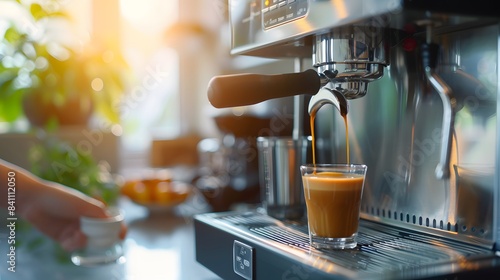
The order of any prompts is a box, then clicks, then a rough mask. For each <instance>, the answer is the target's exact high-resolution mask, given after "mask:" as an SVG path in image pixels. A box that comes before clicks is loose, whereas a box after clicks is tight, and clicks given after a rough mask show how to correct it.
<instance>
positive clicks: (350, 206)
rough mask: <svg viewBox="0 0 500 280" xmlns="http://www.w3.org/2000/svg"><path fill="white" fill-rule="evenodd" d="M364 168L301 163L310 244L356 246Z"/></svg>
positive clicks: (336, 247) (328, 247)
mask: <svg viewBox="0 0 500 280" xmlns="http://www.w3.org/2000/svg"><path fill="white" fill-rule="evenodd" d="M366 170H367V167H366V165H363V164H306V165H301V167H300V172H301V175H302V185H303V187H304V198H305V202H306V207H307V219H308V226H309V239H310V244H311V246H312V247H314V248H317V249H353V248H355V247H356V245H357V241H356V237H357V234H358V225H359V213H360V208H361V198H362V196H363V188H364V182H365V176H366Z"/></svg>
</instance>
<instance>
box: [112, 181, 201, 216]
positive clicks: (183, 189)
mask: <svg viewBox="0 0 500 280" xmlns="http://www.w3.org/2000/svg"><path fill="white" fill-rule="evenodd" d="M192 192H193V187H192V186H191V185H189V184H187V183H184V182H180V181H173V180H172V179H170V178H165V179H142V180H130V181H127V182H125V184H124V185H123V186H122V188H121V193H122V195H124V196H126V197H128V198H129V199H130V200H131V201H132V202H134V203H135V204H138V205H141V206H144V207H146V208H147V209H148V210H150V211H151V212H164V211H169V210H172V209H173V208H174V207H176V206H178V205H180V204H182V203H184V202H185V201H186V200H187V198H188V197H189V196H190V195H191V193H192Z"/></svg>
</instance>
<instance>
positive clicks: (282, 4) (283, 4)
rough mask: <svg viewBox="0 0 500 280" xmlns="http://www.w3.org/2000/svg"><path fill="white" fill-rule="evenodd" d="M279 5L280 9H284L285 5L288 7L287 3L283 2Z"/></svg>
mask: <svg viewBox="0 0 500 280" xmlns="http://www.w3.org/2000/svg"><path fill="white" fill-rule="evenodd" d="M278 5H279V7H280V8H281V7H283V6H285V5H286V1H282V2H280V3H279V4H278Z"/></svg>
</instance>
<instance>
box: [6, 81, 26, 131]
mask: <svg viewBox="0 0 500 280" xmlns="http://www.w3.org/2000/svg"><path fill="white" fill-rule="evenodd" d="M12 84H13V80H8V81H6V82H4V83H3V84H0V120H2V121H6V122H13V121H15V120H17V119H18V118H19V117H20V116H22V115H23V108H22V99H23V94H24V89H13V85H12Z"/></svg>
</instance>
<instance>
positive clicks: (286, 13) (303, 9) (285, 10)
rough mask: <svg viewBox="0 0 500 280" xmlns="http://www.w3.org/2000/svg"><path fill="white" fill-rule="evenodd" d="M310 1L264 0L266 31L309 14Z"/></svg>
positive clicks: (263, 12) (263, 21)
mask: <svg viewBox="0 0 500 280" xmlns="http://www.w3.org/2000/svg"><path fill="white" fill-rule="evenodd" d="M308 7H309V0H262V11H261V12H262V24H263V26H264V29H269V28H273V27H275V26H278V25H281V24H284V23H287V22H290V21H293V20H296V19H299V18H302V17H304V16H305V15H306V14H307V10H308Z"/></svg>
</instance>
